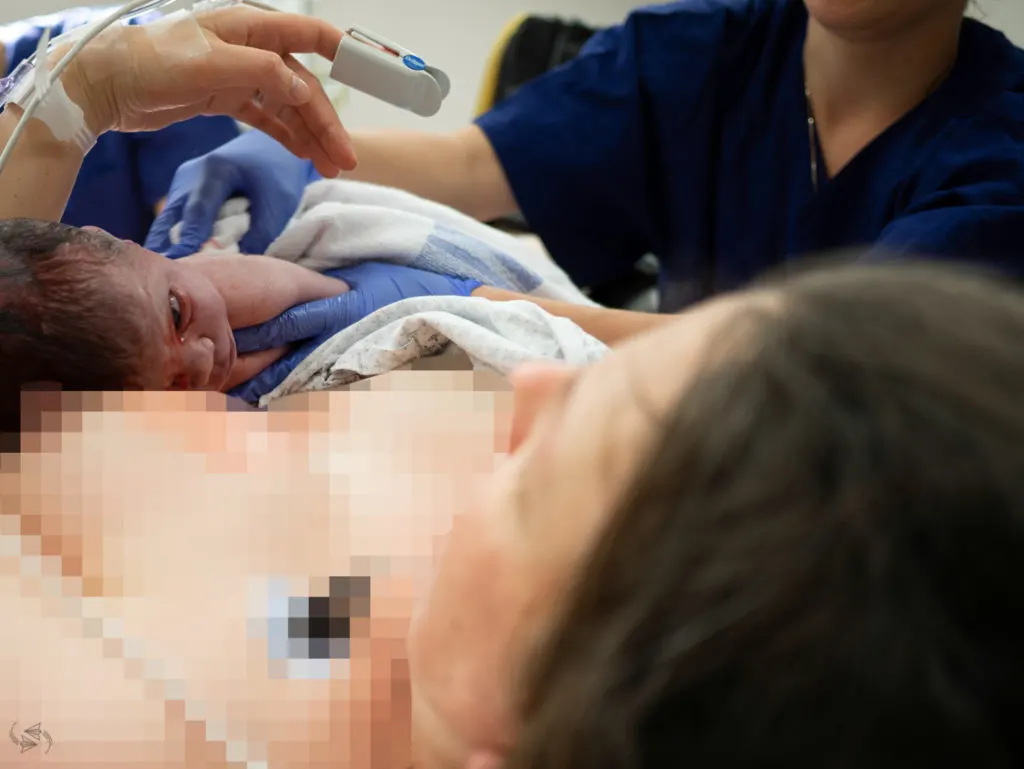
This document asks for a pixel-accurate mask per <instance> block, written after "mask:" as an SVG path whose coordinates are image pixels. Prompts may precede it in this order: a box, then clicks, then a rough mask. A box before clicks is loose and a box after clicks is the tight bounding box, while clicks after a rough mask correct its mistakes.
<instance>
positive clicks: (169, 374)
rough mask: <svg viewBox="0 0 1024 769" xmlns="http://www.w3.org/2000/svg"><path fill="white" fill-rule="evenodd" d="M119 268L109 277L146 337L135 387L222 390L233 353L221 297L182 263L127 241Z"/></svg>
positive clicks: (205, 280)
mask: <svg viewBox="0 0 1024 769" xmlns="http://www.w3.org/2000/svg"><path fill="white" fill-rule="evenodd" d="M121 248H122V250H123V252H124V256H123V261H122V265H123V266H124V269H117V270H116V271H115V273H114V275H113V279H114V280H115V281H117V282H118V283H119V284H120V287H121V288H122V290H123V291H124V292H125V294H126V295H127V296H128V297H129V298H130V299H129V301H130V302H131V306H128V307H125V312H126V313H133V314H135V315H136V317H139V318H141V319H142V323H143V328H144V329H145V330H146V334H147V338H148V339H149V340H150V341H149V343H148V344H147V346H146V349H145V350H144V351H143V358H142V361H141V372H140V373H141V380H142V381H141V382H140V385H141V386H142V387H143V388H144V389H147V390H168V389H169V390H218V391H219V390H222V389H223V388H224V387H225V386H226V385H227V382H228V377H229V375H230V373H231V368H232V366H234V363H235V359H236V357H237V352H236V349H235V338H234V334H233V333H232V331H231V326H230V324H229V323H228V312H227V308H226V306H225V304H224V299H223V297H222V296H221V295H220V292H219V291H218V290H217V289H216V287H215V286H214V285H213V284H212V283H211V282H210V281H209V280H208V279H207V278H206V277H205V276H204V275H203V274H202V273H201V272H200V271H198V270H196V269H194V268H192V267H191V266H190V265H189V264H188V263H187V262H181V261H174V260H171V259H167V258H166V257H163V256H161V255H159V254H156V253H154V252H152V251H147V250H146V249H144V248H142V247H141V246H138V245H136V244H134V243H130V242H127V241H123V242H122V246H121Z"/></svg>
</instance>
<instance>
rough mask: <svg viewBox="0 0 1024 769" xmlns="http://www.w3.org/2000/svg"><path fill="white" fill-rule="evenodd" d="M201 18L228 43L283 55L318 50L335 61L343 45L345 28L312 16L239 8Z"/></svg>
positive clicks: (319, 53)
mask: <svg viewBox="0 0 1024 769" xmlns="http://www.w3.org/2000/svg"><path fill="white" fill-rule="evenodd" d="M198 19H199V23H200V24H201V25H202V26H203V27H205V28H206V29H208V30H209V31H211V32H213V33H214V34H215V35H217V37H219V38H220V39H221V40H223V41H224V42H226V43H232V44H234V45H244V46H248V47H250V48H262V49H264V50H266V51H274V52H275V53H278V54H282V55H284V54H290V53H315V54H318V55H319V56H322V57H323V58H325V59H327V60H328V61H332V60H333V59H334V56H335V54H336V53H337V52H338V47H339V46H340V45H341V38H342V31H341V30H340V29H338V28H337V27H335V26H333V25H331V24H328V23H327V22H326V21H324V20H322V19H317V18H314V17H312V16H301V15H297V14H292V13H278V12H273V11H262V10H258V9H256V8H252V7H239V8H228V9H224V10H220V11H213V12H212V13H206V14H200V15H199V16H198Z"/></svg>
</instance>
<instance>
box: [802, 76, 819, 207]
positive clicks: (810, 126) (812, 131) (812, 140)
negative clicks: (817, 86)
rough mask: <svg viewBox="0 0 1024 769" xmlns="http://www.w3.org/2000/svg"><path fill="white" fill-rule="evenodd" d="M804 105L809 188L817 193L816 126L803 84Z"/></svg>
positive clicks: (808, 94) (809, 94)
mask: <svg viewBox="0 0 1024 769" xmlns="http://www.w3.org/2000/svg"><path fill="white" fill-rule="evenodd" d="M804 105H805V107H806V108H807V142H808V144H809V145H810V148H811V187H812V188H813V189H814V192H815V193H817V191H818V125H817V122H816V121H815V120H814V109H813V108H812V107H811V92H810V90H809V89H808V88H807V83H806V82H805V83H804Z"/></svg>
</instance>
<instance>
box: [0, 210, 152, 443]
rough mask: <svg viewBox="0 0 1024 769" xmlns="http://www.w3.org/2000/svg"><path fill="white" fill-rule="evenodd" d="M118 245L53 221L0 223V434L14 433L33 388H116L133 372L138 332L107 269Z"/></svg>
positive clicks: (140, 339) (140, 340)
mask: <svg viewBox="0 0 1024 769" xmlns="http://www.w3.org/2000/svg"><path fill="white" fill-rule="evenodd" d="M122 256H123V253H122V249H121V247H120V244H119V241H117V240H115V239H113V238H110V237H107V236H105V235H103V234H100V233H93V232H90V231H88V230H83V229H79V228H77V227H70V226H67V225H64V224H58V223H56V222H43V221H35V220H30V219H11V220H7V221H0V430H3V431H4V432H7V431H15V430H17V429H18V424H19V412H20V402H21V392H22V391H23V390H24V389H26V388H28V387H32V386H35V385H43V384H45V385H46V386H48V387H54V386H58V387H59V388H60V389H64V390H73V391H78V390H81V391H97V390H98V391H103V390H120V389H124V388H126V387H131V386H132V385H133V384H134V383H135V381H136V379H137V377H138V374H139V369H140V358H141V356H142V352H143V349H144V345H145V339H146V336H145V331H144V328H143V326H142V324H141V320H140V319H139V318H135V317H132V315H131V313H128V312H126V311H125V307H126V303H125V297H124V296H123V292H121V291H119V289H118V288H117V285H116V283H115V282H114V281H113V280H111V271H110V268H112V267H114V266H116V264H117V261H118V259H119V258H121V257H122Z"/></svg>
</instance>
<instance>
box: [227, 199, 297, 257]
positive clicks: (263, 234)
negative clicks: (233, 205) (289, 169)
mask: <svg viewBox="0 0 1024 769" xmlns="http://www.w3.org/2000/svg"><path fill="white" fill-rule="evenodd" d="M282 203H284V204H283V205H282ZM249 206H250V208H249V222H250V224H249V231H248V232H247V233H245V235H244V236H243V237H242V240H241V241H240V242H239V244H238V247H239V250H241V252H242V253H243V254H260V255H263V254H266V253H267V249H268V248H269V247H270V244H271V243H273V242H274V240H275V239H276V237H277V235H278V234H279V233H281V232H283V231H284V228H285V227H286V226H287V225H288V221H289V220H290V219H291V217H292V214H294V213H295V211H294V210H289V209H291V208H292V206H291V205H290V204H288V203H287V202H285V201H281V200H272V199H271V196H270V195H268V194H267V193H266V192H259V193H254V194H253V195H252V197H251V198H250V200H249Z"/></svg>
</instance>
